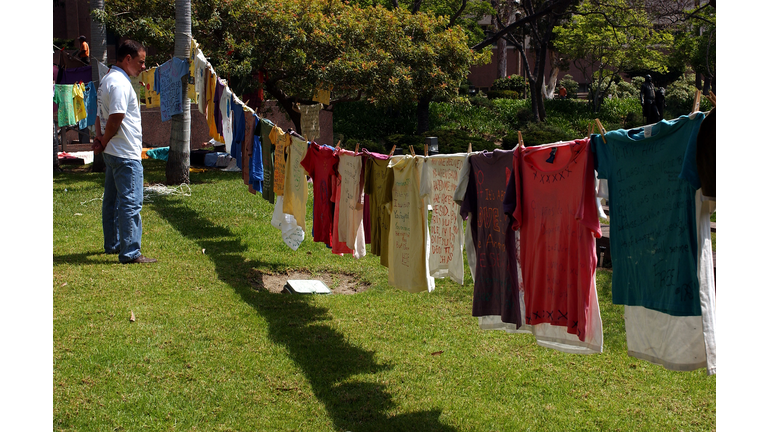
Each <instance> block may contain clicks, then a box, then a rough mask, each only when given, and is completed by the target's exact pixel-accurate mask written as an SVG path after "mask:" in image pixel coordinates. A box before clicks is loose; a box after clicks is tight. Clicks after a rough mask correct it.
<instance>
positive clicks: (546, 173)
mask: <svg viewBox="0 0 768 432" xmlns="http://www.w3.org/2000/svg"><path fill="white" fill-rule="evenodd" d="M518 157H519V160H518V162H517V164H518V165H517V166H518V167H519V171H517V174H518V175H517V176H516V181H517V186H516V202H517V208H515V211H514V213H513V221H512V226H511V227H512V229H519V230H520V252H521V255H520V264H521V268H522V271H523V277H522V278H523V281H525V310H526V315H525V322H526V324H530V325H536V324H541V323H547V324H550V325H553V326H560V327H564V328H566V329H567V332H568V333H570V334H573V335H576V336H577V337H578V339H579V340H580V341H581V342H590V343H592V342H593V341H589V340H588V335H591V334H593V329H591V328H588V326H589V325H590V324H591V320H590V319H589V316H590V314H591V313H593V311H590V310H589V307H590V306H591V303H592V302H591V299H590V296H591V295H593V293H592V291H593V286H594V285H595V271H596V269H597V256H596V253H595V236H596V237H600V236H601V235H602V234H601V231H600V221H599V219H598V215H597V206H596V205H595V176H594V168H593V155H592V152H591V151H590V144H589V140H588V139H582V140H576V141H571V142H567V143H558V144H553V145H548V146H539V147H527V148H525V149H518ZM600 339H602V338H600ZM594 348H595V349H596V350H597V351H601V350H602V347H601V346H599V345H597V346H594Z"/></svg>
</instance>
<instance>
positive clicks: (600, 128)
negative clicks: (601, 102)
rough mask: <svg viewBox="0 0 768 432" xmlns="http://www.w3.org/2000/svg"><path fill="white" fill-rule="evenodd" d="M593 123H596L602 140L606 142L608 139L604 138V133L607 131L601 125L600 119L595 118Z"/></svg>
mask: <svg viewBox="0 0 768 432" xmlns="http://www.w3.org/2000/svg"><path fill="white" fill-rule="evenodd" d="M595 124H597V130H599V131H600V136H602V137H603V142H604V143H605V144H608V140H606V139H605V134H607V133H608V132H606V131H605V128H604V127H603V124H602V123H600V119H595Z"/></svg>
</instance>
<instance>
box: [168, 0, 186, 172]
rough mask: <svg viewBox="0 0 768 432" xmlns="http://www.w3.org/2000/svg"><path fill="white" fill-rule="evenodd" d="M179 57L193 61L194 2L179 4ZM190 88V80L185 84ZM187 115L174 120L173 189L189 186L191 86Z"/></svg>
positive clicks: (170, 168) (170, 152)
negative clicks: (190, 50) (183, 184)
mask: <svg viewBox="0 0 768 432" xmlns="http://www.w3.org/2000/svg"><path fill="white" fill-rule="evenodd" d="M175 39H176V42H175V45H174V53H173V55H174V56H175V57H178V58H180V59H183V60H187V61H189V48H190V44H191V43H192V3H191V1H190V0H176V35H175ZM184 82H185V84H186V82H187V81H186V80H185V81H184ZM182 94H183V95H182V97H183V98H184V99H183V101H182V107H183V111H182V113H181V114H176V115H174V116H172V117H171V143H170V148H169V150H168V161H167V162H166V164H165V181H166V183H167V184H169V185H178V184H182V183H189V153H190V150H189V137H190V123H191V114H190V112H189V98H188V97H187V86H186V85H184V88H183V90H182Z"/></svg>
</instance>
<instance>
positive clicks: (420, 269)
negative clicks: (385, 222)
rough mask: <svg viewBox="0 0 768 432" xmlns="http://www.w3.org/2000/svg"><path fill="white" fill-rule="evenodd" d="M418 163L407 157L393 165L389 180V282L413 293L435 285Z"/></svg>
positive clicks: (429, 288) (414, 159) (430, 288)
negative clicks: (430, 264) (428, 257)
mask: <svg viewBox="0 0 768 432" xmlns="http://www.w3.org/2000/svg"><path fill="white" fill-rule="evenodd" d="M417 164H418V163H417V158H415V157H412V156H406V157H405V158H403V159H400V160H399V161H398V162H397V163H394V164H390V166H391V167H392V173H391V174H392V175H390V176H389V178H388V179H387V183H388V185H387V188H389V191H387V192H388V197H387V201H388V204H387V207H388V208H389V211H390V215H391V218H390V230H389V245H388V247H389V284H390V285H392V286H394V287H395V288H399V289H402V290H405V291H408V292H412V293H415V292H420V291H427V290H429V291H431V290H432V289H434V286H435V285H434V283H435V280H434V278H433V277H431V276H429V274H428V273H427V241H426V238H427V235H428V232H427V223H426V214H427V209H426V206H425V205H424V200H423V197H422V196H421V193H420V175H419V170H418V167H417ZM390 186H391V188H390Z"/></svg>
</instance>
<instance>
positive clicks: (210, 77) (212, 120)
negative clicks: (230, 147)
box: [205, 67, 224, 142]
mask: <svg viewBox="0 0 768 432" xmlns="http://www.w3.org/2000/svg"><path fill="white" fill-rule="evenodd" d="M205 77H206V82H207V83H208V85H207V86H206V87H205V99H206V101H207V103H206V108H205V120H206V122H207V123H208V136H210V137H211V138H213V139H215V140H216V141H218V142H224V137H222V136H221V135H220V134H219V131H218V129H217V127H216V103H215V100H214V96H215V94H216V82H217V81H218V79H217V77H216V73H215V72H213V71H212V70H211V68H210V67H207V68H206V69H205Z"/></svg>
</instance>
